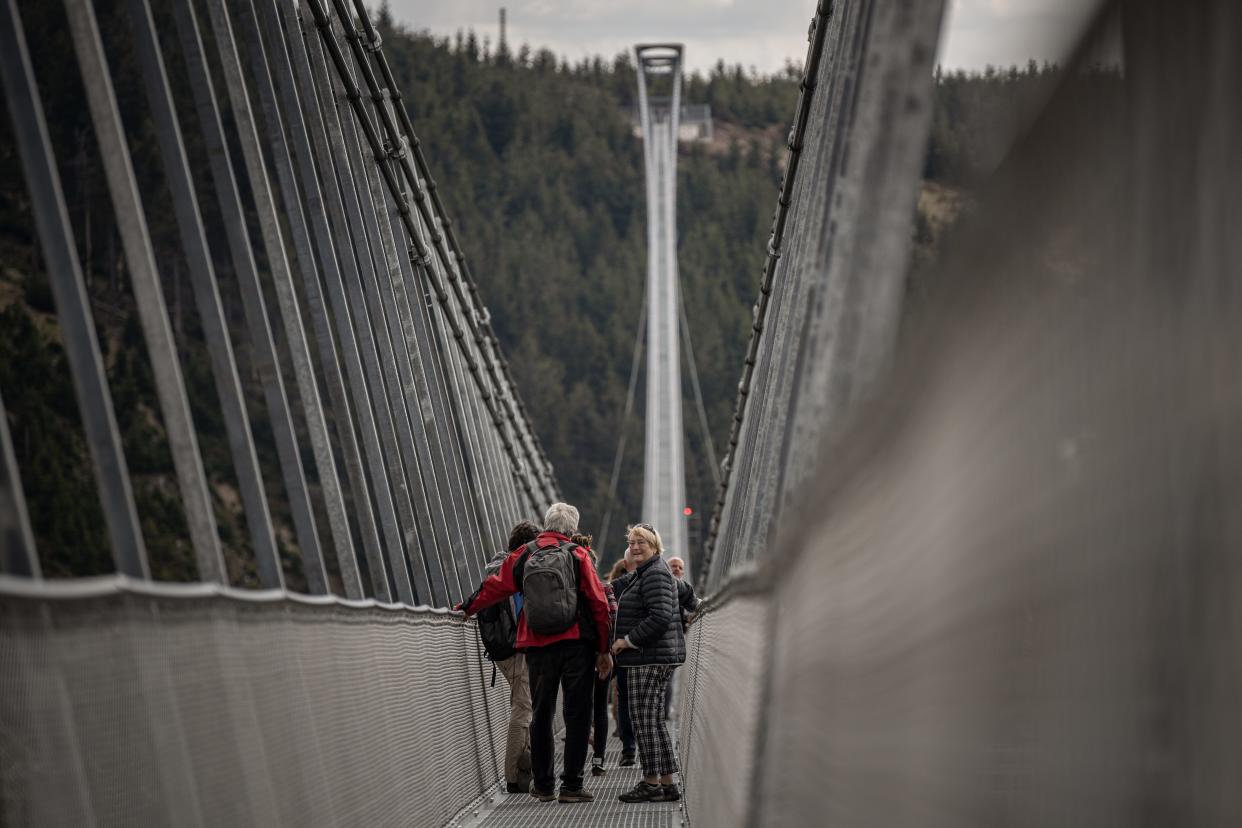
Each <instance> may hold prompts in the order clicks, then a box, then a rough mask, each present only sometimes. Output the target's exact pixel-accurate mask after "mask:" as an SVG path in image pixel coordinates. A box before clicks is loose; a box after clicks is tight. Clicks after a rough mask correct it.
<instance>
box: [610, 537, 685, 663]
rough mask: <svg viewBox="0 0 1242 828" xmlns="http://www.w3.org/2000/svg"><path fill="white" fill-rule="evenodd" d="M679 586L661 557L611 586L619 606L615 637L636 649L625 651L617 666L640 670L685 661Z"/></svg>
mask: <svg viewBox="0 0 1242 828" xmlns="http://www.w3.org/2000/svg"><path fill="white" fill-rule="evenodd" d="M676 584H677V582H676V580H675V579H674V578H673V573H672V572H670V571H669V568H668V564H667V563H665V562H664V557H663V556H662V555H656V556H655V557H653V558H652V559H651V560H649V561H647V562H646V563H644V564H643V565H642V566H640V567H638V569H636V570H634V571H633V572H631V573H630V574H628V575H623V576H622V577H620V578H618V579H617V580H615V581H613V582H612V585H613V588H614V589H616V590H617V599H618V602H619V606H618V609H617V631H616V637H617V638H626V637H628V638H629V639H630V643H632V644H633V645H634V647H635V648H636V649H625V650H622V651H621V653H620V655H618V656H617V664H619V665H620V666H622V667H638V666H641V665H646V664H681V663H682V662H684V661H685V660H686V639H685V636H684V635H683V633H682V629H681V613H680V612H679V611H678V602H677V586H676Z"/></svg>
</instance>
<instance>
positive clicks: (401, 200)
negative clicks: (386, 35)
mask: <svg viewBox="0 0 1242 828" xmlns="http://www.w3.org/2000/svg"><path fill="white" fill-rule="evenodd" d="M309 5H310V7H311V11H312V13H313V14H314V17H315V25H316V26H317V27H318V29H319V33H320V39H321V40H322V42H323V45H324V47H325V48H326V49H327V51H328V54H329V56H330V57H331V58H332V62H333V64H334V65H335V67H336V71H337V75H338V76H339V77H340V78H341V79H342V81H343V83H344V84H345V92H346V96H347V97H348V99H349V104H350V106H351V107H352V108H353V109H354V114H355V116H356V119H357V121H358V123H359V125H360V126H361V128H362V130H363V132H364V134H365V135H366V138H367V142H368V144H369V145H370V148H371V151H372V153H373V154H374V155H375V157H376V158H377V159H379V158H383V157H385V156H391V157H392V158H393V159H394V160H397V161H403V162H404V163H401V165H400V166H401V169H402V171H403V172H404V173H405V176H406V179H407V181H408V182H409V184H410V186H411V188H412V189H413V190H414V201H415V203H416V205H417V207H418V210H419V212H420V214H422V218H423V219H424V221H426V222H427V224H428V227H429V228H434V226H435V222H434V218H433V217H431V216H429V215H426V212H427V205H426V201H427V197H426V194H425V193H424V192H423V190H422V188H421V186H420V184H419V181H418V177H417V175H416V174H414V172H413V170H412V168H411V166H410V163H409V159H408V157H407V156H406V154H405V152H404V149H403V147H402V143H401V140H400V137H399V136H398V135H397V134H396V130H395V126H394V125H393V122H392V116H391V113H389V112H387V110H386V109H385V108H384V107H380V108H379V109H380V113H381V115H382V116H383V117H382V120H383V121H384V125H385V129H386V130H387V132H388V134H389V138H390V140H391V142H392V143H391V148H389V149H386V148H385V146H384V143H383V142H382V141H381V140H380V138H379V134H378V132H377V131H376V128H375V125H374V124H373V123H372V122H371V119H370V117H369V116H368V114H367V112H366V110H365V108H364V107H363V105H362V93H361V91H360V90H359V88H358V86H357V84H355V83H353V82H352V81H351V80H350V73H349V71H348V68H347V62H346V60H345V56H344V54H343V53H342V51H341V48H340V44H338V43H337V42H336V39H335V37H334V35H333V33H332V21H331V18H330V17H329V16H328V13H327V11H326V9H325V8H324V6H323V4H322V0H309ZM345 29H346V36H347V37H348V36H349V33H350V32H353V35H354V38H355V45H356V46H357V48H359V49H361V48H362V47H361V45H360V44H357V43H356V39H357V37H358V35H357V32H356V31H355V30H354V29H353V27H352V24H349V25H348V26H346V27H345ZM363 66H364V67H365V68H364V71H363V75H364V76H369V83H372V84H373V83H374V75H373V73H371V72H370V66H369V64H367V63H365V62H364V63H363ZM377 96H378V97H379V98H380V99H381V100H383V98H384V96H383V95H381V94H379V93H377ZM379 169H380V171H381V173H382V174H383V176H384V180H385V184H386V185H387V186H388V188H389V192H390V193H391V194H392V197H393V199H394V201H396V202H397V204H398V212H399V214H400V216H401V219H402V222H403V223H404V224H405V226H406V232H407V235H408V236H409V238H410V240H411V241H412V242H413V245H414V246H413V247H412V249H411V251H410V255H411V256H412V257H413V258H414V259H415V261H416V262H417V267H420V268H421V269H422V272H423V273H424V274H425V275H426V278H427V280H428V281H429V282H430V284H431V286H432V288H433V289H434V291H435V295H436V299H437V301H439V302H440V304H441V305H442V306H444V307H446V308H448V307H451V300H450V297H449V291H448V290H447V289H446V286H445V284H444V281H445V280H444V279H442V278H441V276H440V274H439V273H438V272H437V270H436V268H435V266H434V262H435V257H434V256H433V255H432V251H431V250H430V249H429V248H428V247H427V245H426V243H425V242H424V241H423V233H422V231H421V230H420V228H419V227H418V225H417V223H416V222H415V220H414V216H413V215H412V211H411V210H410V207H409V203H408V200H407V199H406V197H405V194H404V192H403V191H402V189H401V186H400V184H399V182H398V181H397V178H396V176H395V175H394V173H393V172H392V170H391V169H390V168H389V167H388V166H387V165H383V164H380V165H379ZM443 241H444V239H443V236H442V235H440V234H439V233H438V232H433V233H432V243H433V244H434V245H436V247H437V249H438V251H440V252H441V254H442V259H447V256H446V255H444V254H443ZM448 281H449V283H450V285H451V287H452V288H453V291H454V293H455V294H456V295H457V299H458V302H459V304H460V305H461V306H463V307H465V306H466V302H465V297H464V295H463V294H462V289H461V285H460V283H459V280H455V279H449V280H448ZM446 318H447V320H448V322H449V325H450V327H451V329H452V332H453V337H454V338H455V339H456V340H457V341H458V343H459V347H461V348H463V349H464V347H465V346H464V342H463V340H464V338H465V336H466V330H465V329H464V327H463V325H462V323H461V322H460V321H459V320H457V319H456V318H455V317H454V315H453V314H451V313H447V314H446ZM466 325H467V326H469V325H471V320H470V318H469V317H468V316H467V317H466ZM479 336H481V335H479ZM477 339H478V336H476V340H477ZM466 353H467V367H468V368H469V370H470V373H471V375H472V376H473V377H474V378H475V383H476V384H477V385H478V387H479V389H480V393H481V394H482V396H483V398H484V400H485V401H486V403H487V407H488V410H489V413H490V414H491V417H492V420H493V422H494V423H495V425H496V427H497V429H498V430H500V434H501V438H502V442H503V443H504V446H505V450H506V452H507V453H508V454H509V456H510V459H511V461H512V462H513V463H514V465H515V468H518V469H520V468H521V467H522V463H521V460H520V458H519V457H518V447H517V446H515V445H514V441H513V440H512V439H511V438H510V437H509V435H508V433H506V432H505V430H504V425H503V424H504V422H505V418H504V417H502V416H501V413H500V411H499V410H498V403H496V401H495V397H496V396H497V395H496V394H495V393H494V392H493V391H492V387H494V385H492V384H490V383H488V382H487V381H486V380H485V379H484V377H483V376H482V374H481V373H480V372H481V370H482V368H481V366H480V365H479V360H477V359H475V358H474V357H473V356H470V355H468V352H466ZM485 362H486V363H487V364H486V365H485V366H483V367H485V368H486V369H487V372H488V373H489V374H490V375H492V376H493V378H494V375H495V367H494V366H493V365H492V364H491V363H490V362H489V361H486V360H485ZM489 386H491V387H489ZM519 480H520V483H521V485H522V488H523V489H524V491H525V493H526V495H527V497H528V498H529V499H530V501H531V503H532V506H533V507H534V508H535V509H536V510H537V511H539V510H541V509H542V506H543V505H544V501H545V500H546V495H545V496H542V497H541V496H540V495H538V494H536V492H535V490H534V488H533V487H532V486H531V485H530V481H529V480H527V479H525V478H524V477H523V478H520V479H519Z"/></svg>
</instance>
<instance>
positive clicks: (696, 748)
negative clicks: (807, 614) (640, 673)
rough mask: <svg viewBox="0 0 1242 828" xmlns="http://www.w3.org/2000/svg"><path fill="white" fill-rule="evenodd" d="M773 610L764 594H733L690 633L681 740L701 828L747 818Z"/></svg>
mask: <svg viewBox="0 0 1242 828" xmlns="http://www.w3.org/2000/svg"><path fill="white" fill-rule="evenodd" d="M768 607H769V604H768V599H767V598H766V596H761V595H741V596H735V597H733V598H731V599H729V600H726V601H724V602H721V603H720V604H717V605H715V606H713V607H712V608H710V609H709V610H708V611H705V612H704V613H703V614H702V615H701V616H700V618H699V619H698V620H697V621H696V622H695V623H694V624H693V625H692V626H691V628H690V635H689V637H688V639H687V656H688V658H687V659H686V664H685V666H684V667H682V668H681V669H680V672H681V673H682V675H681V677H680V679H681V690H680V692H681V698H680V699H679V700H678V705H679V710H680V712H681V715H680V721H681V732H680V734H679V737H678V742H679V745H680V749H681V766H682V779H683V780H684V782H685V792H686V814H687V817H688V818H689V819H691V820H692V821H693V822H694V823H695V824H698V825H740V824H742V823H743V822H744V820H745V817H746V814H747V803H748V802H749V800H750V789H751V780H752V776H753V773H754V761H755V746H756V745H755V735H756V730H755V726H756V723H757V721H758V719H759V709H760V691H761V686H762V685H761V679H762V675H761V671H760V670H759V669H756V668H757V666H758V665H761V664H762V663H763V661H764V659H763V652H764V650H765V649H766V647H767V646H768V644H769V642H768V641H767V640H766V637H765V634H764V629H765V627H766V624H765V619H766V616H767V613H768Z"/></svg>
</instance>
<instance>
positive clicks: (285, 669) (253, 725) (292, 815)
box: [0, 577, 508, 826]
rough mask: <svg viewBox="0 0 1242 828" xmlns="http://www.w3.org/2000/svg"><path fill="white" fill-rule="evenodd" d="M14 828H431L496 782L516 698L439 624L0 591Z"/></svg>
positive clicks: (254, 599) (84, 589)
mask: <svg viewBox="0 0 1242 828" xmlns="http://www.w3.org/2000/svg"><path fill="white" fill-rule="evenodd" d="M0 597H2V598H3V602H2V605H0V613H2V619H3V620H2V622H0V665H2V669H0V697H3V699H4V703H3V705H0V813H2V814H3V822H4V823H5V824H6V825H101V826H102V825H117V826H121V825H201V826H212V825H220V826H224V825H332V824H334V825H439V824H443V823H445V822H447V821H448V820H449V819H450V818H451V817H452V815H453V814H454V813H455V812H456V811H457V810H459V809H460V808H461V807H462V806H463V804H465V803H468V802H470V801H471V800H472V799H474V798H476V797H478V796H480V795H481V794H482V793H483V792H484V791H485V790H486V789H488V788H490V787H492V786H493V785H494V784H495V783H496V780H497V779H499V778H500V775H501V772H502V768H501V766H500V759H501V757H503V755H504V733H505V728H504V722H505V720H506V717H507V715H508V688H507V687H506V686H505V685H504V682H498V684H497V686H496V687H495V688H494V689H493V688H491V687H490V686H489V685H488V681H489V680H490V670H487V669H485V665H486V662H484V661H483V660H482V659H481V657H480V652H479V643H478V636H477V633H476V632H475V629H474V625H473V624H472V623H466V622H465V621H463V620H462V619H461V618H460V617H459V616H454V615H450V614H447V613H444V612H441V611H436V610H410V609H408V608H404V607H400V606H396V605H387V606H382V605H377V604H375V603H374V602H370V601H364V602H348V603H347V602H343V601H340V600H338V599H333V598H328V597H324V598H319V599H310V598H287V597H284V596H282V595H280V594H279V593H274V592H257V593H256V592H243V591H240V590H231V589H226V588H222V587H214V586H187V587H171V586H164V585H161V586H154V585H149V584H145V583H141V582H133V581H126V580H117V579H114V578H111V577H109V578H104V579H100V580H98V581H85V582H81V581H78V582H69V583H63V584H56V583H45V584H38V583H37V582H27V581H18V580H17V579H14V578H2V579H0Z"/></svg>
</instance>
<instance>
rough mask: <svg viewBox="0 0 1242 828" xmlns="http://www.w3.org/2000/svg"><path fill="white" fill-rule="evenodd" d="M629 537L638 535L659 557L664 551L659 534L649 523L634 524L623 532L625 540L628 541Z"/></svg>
mask: <svg viewBox="0 0 1242 828" xmlns="http://www.w3.org/2000/svg"><path fill="white" fill-rule="evenodd" d="M630 535H638V536H639V537H640V538H642V539H643V540H645V541H647V543H648V544H649V545H650V546H651V548H652V549H654V550H655V553H656V554H657V555H659V554H660V553H662V552H663V551H664V541H662V540H660V533H659V532H657V531H656V528H655V527H654V526H652V525H651V524H650V523H635V524H634V525H633V526H631V527H630V528H629V529H626V530H625V538H626V540H629V538H630Z"/></svg>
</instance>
